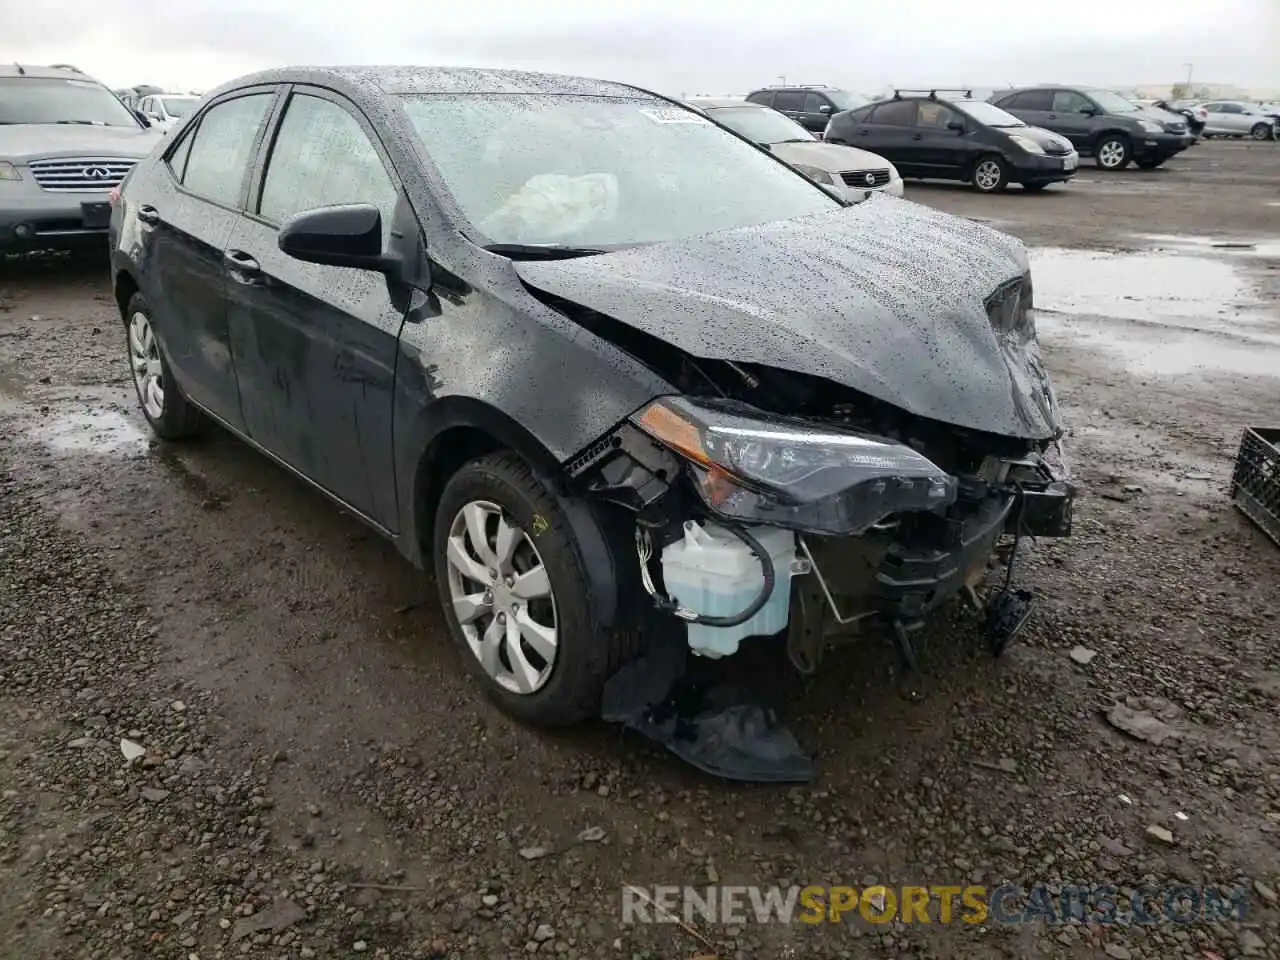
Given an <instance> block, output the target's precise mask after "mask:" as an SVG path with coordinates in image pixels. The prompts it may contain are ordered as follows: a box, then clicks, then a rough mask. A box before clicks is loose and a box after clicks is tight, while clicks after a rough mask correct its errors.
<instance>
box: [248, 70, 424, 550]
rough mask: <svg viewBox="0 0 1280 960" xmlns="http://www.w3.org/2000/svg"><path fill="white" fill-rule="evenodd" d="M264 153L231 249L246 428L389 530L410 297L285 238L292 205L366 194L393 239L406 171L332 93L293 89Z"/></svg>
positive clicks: (359, 199)
mask: <svg viewBox="0 0 1280 960" xmlns="http://www.w3.org/2000/svg"><path fill="white" fill-rule="evenodd" d="M264 153H265V154H266V160H265V168H264V169H262V170H261V172H260V175H259V176H258V177H257V178H255V182H254V186H253V188H252V189H251V191H250V203H249V209H248V210H247V211H246V215H245V216H244V217H242V218H241V219H240V220H239V221H238V222H237V223H236V225H235V227H234V228H233V230H232V231H231V235H230V237H229V238H228V239H227V242H226V255H225V256H226V265H227V274H228V281H229V282H228V285H227V286H228V302H229V305H230V310H229V322H230V328H231V345H232V353H233V355H234V357H235V363H236V372H237V374H238V377H239V382H240V395H241V398H242V403H243V406H244V412H245V423H246V425H247V428H248V433H249V436H250V437H252V438H253V439H254V440H255V441H256V442H257V443H259V444H261V445H262V446H263V447H265V448H266V449H267V450H269V451H270V452H271V453H273V454H275V455H276V456H278V457H279V458H280V459H282V460H284V461H285V462H286V463H288V464H289V465H290V466H292V467H294V468H295V469H296V470H297V471H298V472H300V473H302V474H303V475H304V476H306V477H307V478H308V479H310V480H312V481H313V482H315V483H317V484H319V485H320V486H322V487H324V488H325V489H326V490H328V491H330V492H331V493H333V494H336V495H337V496H338V497H340V498H341V499H342V500H343V501H345V502H346V503H348V504H350V505H351V506H353V507H355V508H356V509H357V510H359V511H361V512H362V513H364V514H365V515H366V516H368V517H370V518H372V519H373V520H375V521H377V522H378V523H380V524H382V525H383V526H384V527H386V528H387V529H390V530H395V529H396V526H397V524H396V515H397V513H396V495H395V480H394V472H393V461H392V446H391V443H392V436H391V406H392V387H393V385H394V377H395V361H396V348H397V342H398V339H399V335H400V327H401V324H402V321H403V318H404V312H405V311H404V309H402V307H403V302H402V301H400V299H399V298H396V297H393V294H392V291H391V289H390V283H391V281H389V280H388V279H387V277H385V276H384V275H383V274H381V273H376V272H374V271H371V270H358V269H352V268H348V267H330V266H322V265H320V264H314V263H304V262H302V261H300V260H295V259H294V258H292V257H290V256H289V255H288V254H286V253H284V252H283V251H282V250H281V249H280V247H279V245H278V242H277V238H278V235H279V226H280V225H281V224H282V223H283V222H284V221H285V220H287V219H288V218H289V217H290V216H292V215H293V214H295V213H299V212H301V211H304V210H313V209H316V208H319V207H325V206H331V205H335V204H343V203H369V204H373V205H375V206H377V207H378V208H379V209H380V210H381V211H382V218H383V241H384V244H385V243H386V241H387V240H388V239H389V235H390V229H391V221H392V217H393V215H394V213H395V210H396V204H397V197H398V195H399V186H398V182H397V180H396V178H395V176H394V175H393V173H392V172H391V166H390V162H389V161H388V160H387V159H386V156H385V153H384V152H383V150H382V147H381V145H380V144H379V143H378V142H377V138H376V137H375V136H374V134H373V131H372V130H371V128H370V127H369V125H368V122H367V121H366V120H365V118H364V117H363V116H362V115H361V114H360V113H359V111H358V110H357V109H356V108H355V107H354V106H353V105H351V104H350V103H348V102H346V101H345V100H343V99H341V98H339V97H337V96H336V95H334V94H331V93H329V92H327V91H321V90H316V89H311V88H307V87H295V88H293V89H292V91H291V92H290V94H289V96H288V101H287V103H286V104H285V105H284V108H283V112H282V114H281V116H280V119H279V121H278V123H277V125H276V128H275V133H274V138H273V140H272V142H271V143H270V147H269V151H268V150H266V149H264ZM393 300H395V301H396V302H397V303H401V306H400V307H398V306H396V305H395V303H393Z"/></svg>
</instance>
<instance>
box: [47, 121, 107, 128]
mask: <svg viewBox="0 0 1280 960" xmlns="http://www.w3.org/2000/svg"><path fill="white" fill-rule="evenodd" d="M53 122H54V123H80V124H84V125H85V126H86V127H98V126H104V127H105V126H106V124H105V123H103V124H100V123H98V121H97V120H55V121H53Z"/></svg>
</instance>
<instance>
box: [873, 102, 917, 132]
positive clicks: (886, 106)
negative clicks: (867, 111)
mask: <svg viewBox="0 0 1280 960" xmlns="http://www.w3.org/2000/svg"><path fill="white" fill-rule="evenodd" d="M867 122H868V123H875V124H880V125H881V126H886V127H913V126H915V123H916V104H915V101H914V100H891V101H890V102H888V103H882V104H880V106H878V107H876V108H875V109H874V110H872V111H871V116H870V117H869V118H868V119H867Z"/></svg>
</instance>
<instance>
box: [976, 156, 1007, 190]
mask: <svg viewBox="0 0 1280 960" xmlns="http://www.w3.org/2000/svg"><path fill="white" fill-rule="evenodd" d="M1003 175H1004V172H1003V171H1002V170H1001V169H1000V164H998V163H996V162H995V161H994V160H983V161H982V162H981V163H980V164H978V168H977V169H976V170H974V171H973V179H974V182H975V183H977V185H978V189H979V190H994V189H995V188H996V187H998V186H999V185H1000V179H1001V177H1002V176H1003Z"/></svg>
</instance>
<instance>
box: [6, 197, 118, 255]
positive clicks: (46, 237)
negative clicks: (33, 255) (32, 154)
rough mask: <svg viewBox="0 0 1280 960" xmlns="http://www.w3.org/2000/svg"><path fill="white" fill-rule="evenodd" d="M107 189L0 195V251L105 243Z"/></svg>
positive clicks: (108, 212)
mask: <svg viewBox="0 0 1280 960" xmlns="http://www.w3.org/2000/svg"><path fill="white" fill-rule="evenodd" d="M108 192H109V191H107V190H101V191H98V190H94V191H83V192H81V191H76V192H74V193H63V194H58V193H42V194H39V195H36V196H31V197H25V196H5V197H0V250H33V249H40V248H46V247H62V246H73V245H77V244H83V243H94V242H101V243H105V242H106V236H107V222H108V217H109V215H110V207H109V206H108Z"/></svg>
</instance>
